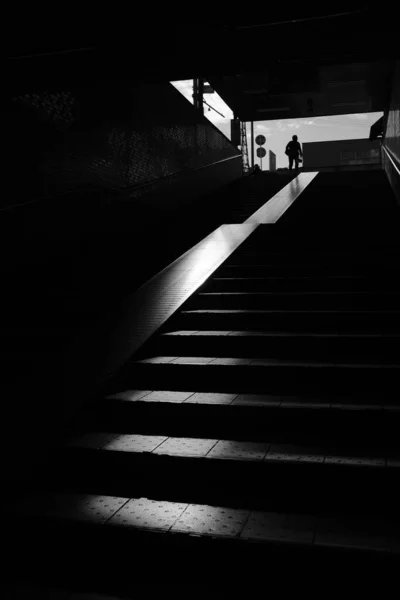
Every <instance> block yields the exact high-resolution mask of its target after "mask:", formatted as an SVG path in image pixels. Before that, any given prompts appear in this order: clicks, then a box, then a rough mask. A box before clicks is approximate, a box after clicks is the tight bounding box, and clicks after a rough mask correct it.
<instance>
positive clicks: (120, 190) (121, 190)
mask: <svg viewBox="0 0 400 600" xmlns="http://www.w3.org/2000/svg"><path fill="white" fill-rule="evenodd" d="M237 158H240V159H241V154H237V155H235V156H229V157H228V158H223V159H222V160H217V161H216V162H213V163H208V164H207V165H201V166H200V167H195V168H193V169H182V170H180V171H176V172H175V173H169V174H168V175H164V176H163V177H159V178H157V179H152V180H151V181H144V182H142V183H136V184H134V185H132V186H129V187H125V188H114V187H112V186H100V185H99V184H95V185H93V184H90V183H88V184H84V185H82V186H79V187H77V188H74V189H73V190H68V191H66V192H62V193H60V194H55V195H54V196H46V198H37V199H36V200H30V201H28V202H21V203H20V204H13V205H12V206H5V207H4V208H0V213H1V212H5V211H11V210H15V209H18V208H24V207H25V206H30V205H32V204H39V203H40V202H47V201H49V200H51V198H57V197H60V196H68V194H74V193H76V192H79V191H80V190H82V189H84V188H90V189H92V190H95V189H99V190H108V191H112V192H117V193H119V194H125V193H130V192H132V191H134V190H138V189H141V188H144V187H147V186H151V185H155V184H157V183H159V182H160V181H165V180H166V179H170V178H172V177H176V176H178V175H182V174H183V173H193V172H194V171H200V170H201V169H207V168H208V167H213V166H214V165H219V164H221V163H224V162H227V161H229V160H233V159H237Z"/></svg>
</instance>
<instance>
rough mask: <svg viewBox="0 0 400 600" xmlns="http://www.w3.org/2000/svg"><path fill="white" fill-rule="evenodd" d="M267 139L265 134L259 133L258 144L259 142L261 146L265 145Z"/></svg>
mask: <svg viewBox="0 0 400 600" xmlns="http://www.w3.org/2000/svg"><path fill="white" fill-rule="evenodd" d="M266 141H267V140H266V137H265V135H258V136H257V137H256V144H258V145H259V146H263V145H264V144H265V142H266Z"/></svg>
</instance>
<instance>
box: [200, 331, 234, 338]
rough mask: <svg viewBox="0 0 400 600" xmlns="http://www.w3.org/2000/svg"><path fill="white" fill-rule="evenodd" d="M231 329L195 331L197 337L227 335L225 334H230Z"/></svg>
mask: <svg viewBox="0 0 400 600" xmlns="http://www.w3.org/2000/svg"><path fill="white" fill-rule="evenodd" d="M230 333H231V332H230V331H225V330H210V331H197V332H196V333H195V335H196V337H201V336H206V337H208V336H218V337H219V336H225V335H230Z"/></svg>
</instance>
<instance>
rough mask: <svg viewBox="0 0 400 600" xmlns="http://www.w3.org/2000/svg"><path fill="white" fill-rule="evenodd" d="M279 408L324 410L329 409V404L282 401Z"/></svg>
mask: <svg viewBox="0 0 400 600" xmlns="http://www.w3.org/2000/svg"><path fill="white" fill-rule="evenodd" d="M281 408H306V409H311V410H326V409H329V408H330V404H327V403H325V402H309V401H307V400H304V401H303V402H302V401H300V400H282V402H281Z"/></svg>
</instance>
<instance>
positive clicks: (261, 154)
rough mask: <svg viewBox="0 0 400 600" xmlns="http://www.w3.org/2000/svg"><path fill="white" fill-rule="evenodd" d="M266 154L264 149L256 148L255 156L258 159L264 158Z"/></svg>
mask: <svg viewBox="0 0 400 600" xmlns="http://www.w3.org/2000/svg"><path fill="white" fill-rule="evenodd" d="M266 154H267V151H266V149H265V148H257V156H258V158H264V156H265V155H266Z"/></svg>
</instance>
